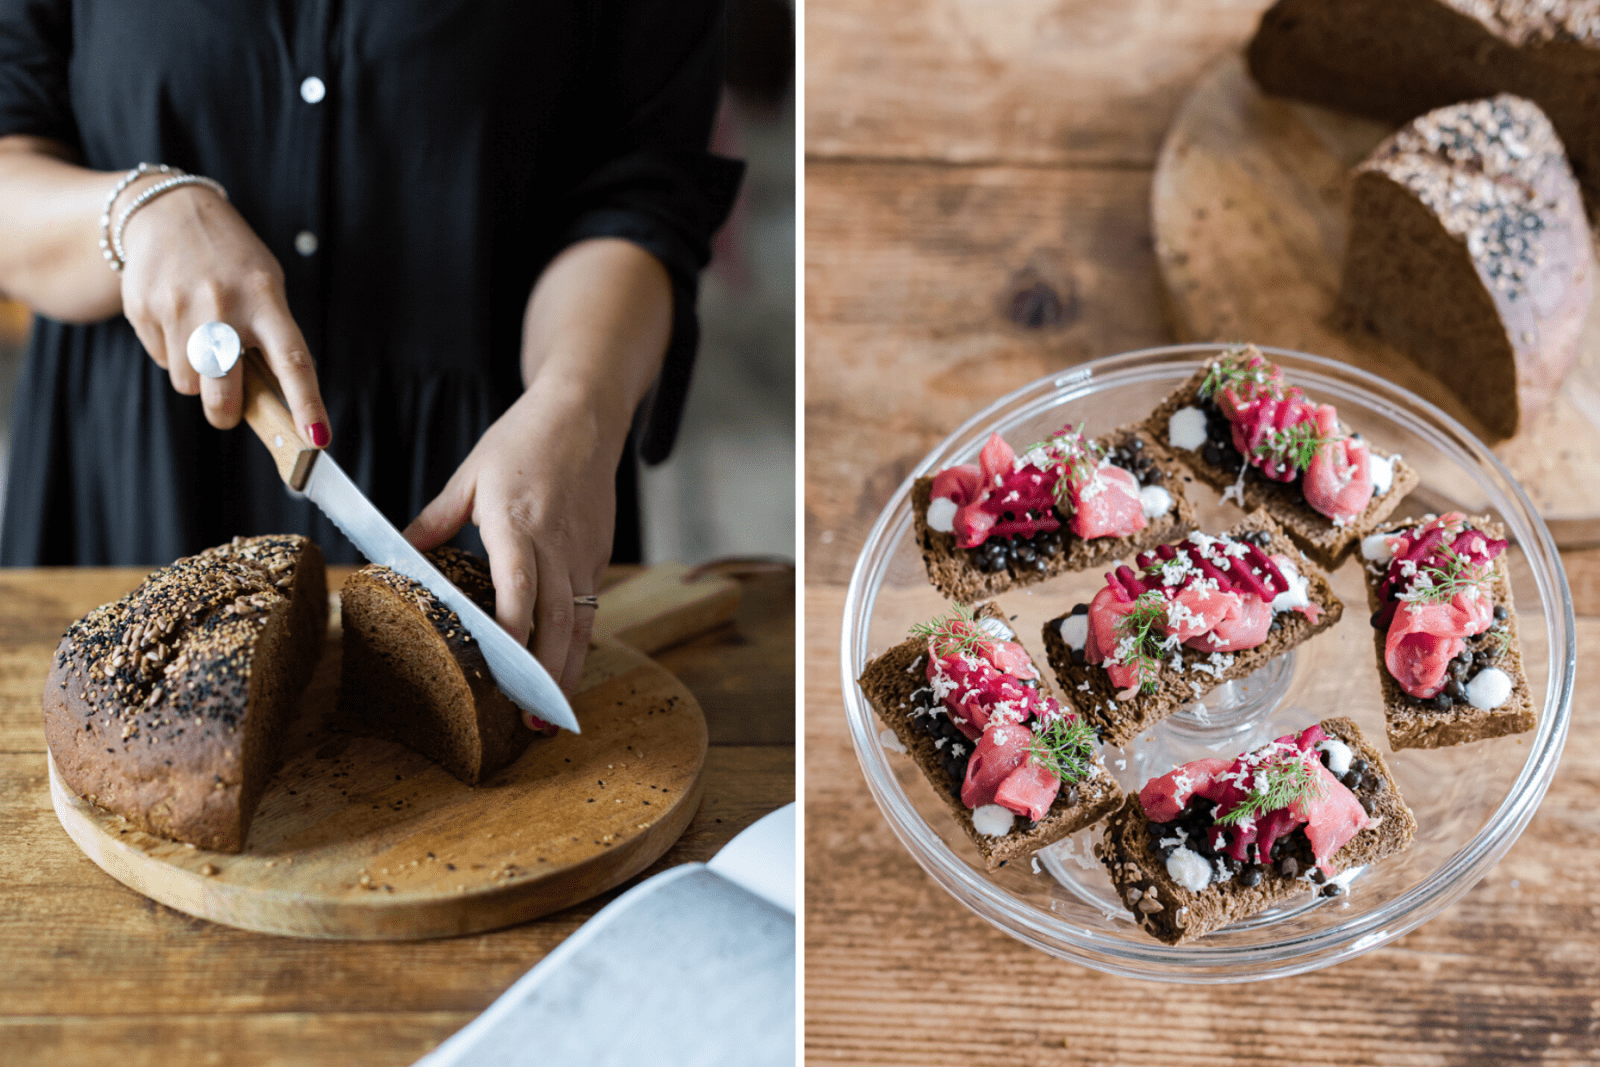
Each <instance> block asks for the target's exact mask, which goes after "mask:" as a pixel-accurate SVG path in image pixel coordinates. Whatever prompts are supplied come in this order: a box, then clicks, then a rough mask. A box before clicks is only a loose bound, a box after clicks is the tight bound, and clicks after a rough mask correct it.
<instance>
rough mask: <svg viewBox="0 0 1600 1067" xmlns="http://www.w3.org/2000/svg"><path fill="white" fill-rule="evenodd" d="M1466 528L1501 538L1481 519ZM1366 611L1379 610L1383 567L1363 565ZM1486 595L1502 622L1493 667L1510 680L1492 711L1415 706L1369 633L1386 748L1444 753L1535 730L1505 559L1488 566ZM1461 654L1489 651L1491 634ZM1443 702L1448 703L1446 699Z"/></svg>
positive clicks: (1382, 641) (1379, 635)
mask: <svg viewBox="0 0 1600 1067" xmlns="http://www.w3.org/2000/svg"><path fill="white" fill-rule="evenodd" d="M1467 521H1468V522H1470V523H1471V524H1472V526H1474V527H1475V528H1477V529H1479V530H1482V531H1483V532H1484V533H1486V534H1488V535H1489V536H1490V537H1492V538H1495V539H1499V538H1502V537H1504V536H1505V527H1503V526H1501V525H1500V524H1499V523H1497V522H1495V521H1494V520H1492V519H1490V518H1488V517H1487V516H1483V515H1473V516H1469V517H1468V520H1467ZM1416 524H1417V523H1416V522H1415V521H1414V520H1410V521H1405V522H1393V523H1388V524H1387V525H1385V526H1384V527H1383V529H1382V530H1380V531H1378V532H1380V533H1392V532H1395V531H1397V530H1401V529H1404V528H1405V527H1407V526H1414V525H1416ZM1365 570H1366V576H1367V607H1368V608H1369V609H1370V610H1371V611H1372V613H1373V614H1374V615H1376V614H1377V612H1378V610H1379V609H1380V608H1381V607H1383V603H1382V601H1381V600H1380V599H1379V592H1378V590H1379V589H1380V587H1381V586H1382V585H1383V578H1384V574H1385V573H1386V572H1387V570H1388V568H1387V567H1380V566H1378V565H1377V564H1376V563H1368V564H1367V565H1366V568H1365ZM1490 590H1491V592H1492V594H1493V596H1494V602H1495V605H1496V606H1497V607H1504V608H1505V609H1506V617H1505V619H1503V620H1498V621H1497V622H1496V623H1495V625H1496V626H1503V627H1504V628H1505V631H1506V633H1507V635H1508V639H1507V640H1506V646H1505V650H1504V651H1503V652H1502V653H1500V655H1499V658H1498V659H1496V660H1495V661H1494V663H1493V665H1494V666H1496V667H1498V668H1500V669H1501V670H1503V671H1505V672H1506V674H1508V675H1509V676H1510V677H1511V696H1510V697H1509V698H1508V699H1507V700H1506V702H1505V703H1504V704H1502V705H1500V706H1499V707H1498V708H1491V709H1488V710H1484V709H1480V708H1475V707H1473V706H1472V705H1471V704H1470V703H1468V702H1467V701H1465V700H1454V701H1451V702H1450V704H1449V706H1448V707H1443V708H1441V707H1437V706H1435V705H1434V704H1433V702H1432V701H1429V700H1418V699H1417V698H1416V697H1414V696H1412V695H1411V694H1410V693H1407V692H1406V691H1405V690H1404V689H1402V688H1401V687H1400V683H1399V682H1397V681H1395V680H1394V676H1393V675H1391V674H1390V673H1389V669H1388V667H1387V666H1385V665H1384V648H1385V645H1386V643H1387V641H1388V636H1389V634H1388V631H1387V630H1379V629H1374V630H1373V631H1372V640H1373V645H1374V646H1375V648H1376V649H1377V655H1378V681H1379V684H1380V685H1381V686H1382V687H1383V717H1384V722H1385V724H1386V726H1387V728H1388V733H1389V747H1390V748H1392V749H1396V750H1398V749H1402V748H1445V747H1447V746H1449V745H1463V744H1466V743H1467V742H1468V741H1482V740H1484V739H1485V738H1490V737H1504V736H1505V735H1507V734H1520V733H1523V732H1524V731H1527V730H1531V729H1533V728H1534V726H1536V725H1538V716H1537V715H1536V714H1535V713H1534V710H1533V694H1532V691H1531V690H1530V689H1529V688H1528V675H1527V671H1526V670H1524V669H1523V665H1522V645H1521V643H1520V642H1519V641H1518V639H1517V609H1516V606H1515V605H1514V604H1513V603H1512V600H1511V571H1510V568H1509V567H1508V566H1507V563H1506V553H1504V552H1502V553H1501V554H1500V557H1499V558H1498V559H1496V560H1495V561H1494V579H1493V581H1492V582H1491V583H1490ZM1466 642H1467V650H1468V651H1476V650H1477V649H1479V648H1486V647H1492V646H1493V645H1494V644H1496V643H1497V639H1496V638H1495V636H1494V634H1493V633H1492V632H1486V633H1484V634H1480V635H1478V636H1477V637H1474V638H1467V639H1466ZM1446 699H1447V700H1448V699H1449V698H1448V697H1446Z"/></svg>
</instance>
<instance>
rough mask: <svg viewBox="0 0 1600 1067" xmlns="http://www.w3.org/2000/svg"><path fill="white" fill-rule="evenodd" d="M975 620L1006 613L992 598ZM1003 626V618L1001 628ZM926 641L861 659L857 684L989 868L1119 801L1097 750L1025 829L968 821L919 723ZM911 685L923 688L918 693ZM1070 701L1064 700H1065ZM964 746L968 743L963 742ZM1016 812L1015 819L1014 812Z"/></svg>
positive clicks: (926, 697)
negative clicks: (1082, 774) (988, 830)
mask: <svg viewBox="0 0 1600 1067" xmlns="http://www.w3.org/2000/svg"><path fill="white" fill-rule="evenodd" d="M976 617H977V618H979V619H998V620H999V621H1001V622H1002V623H1004V622H1005V621H1006V620H1005V615H1004V614H1003V613H1001V611H1000V609H999V608H997V607H996V606H995V605H994V604H983V605H981V606H980V607H979V608H978V609H977V611H976ZM1009 628H1010V625H1009V624H1007V629H1009ZM927 659H928V645H927V642H926V641H923V640H921V639H919V638H915V637H913V638H909V639H907V640H905V641H902V642H900V644H898V645H895V646H894V647H893V648H891V649H889V651H887V652H885V653H884V654H883V655H881V656H878V657H877V658H876V659H874V660H872V662H870V663H868V664H867V668H866V670H864V671H862V673H861V678H860V685H861V690H862V692H863V693H865V694H866V697H867V700H868V701H869V702H870V703H871V704H872V710H873V711H875V712H877V715H878V718H879V719H880V720H882V721H883V724H884V725H885V726H887V727H888V728H889V729H890V730H892V731H894V736H895V738H896V739H898V740H899V742H900V744H901V745H902V746H904V748H905V750H906V752H907V753H908V754H909V755H910V756H911V759H912V760H913V761H914V762H915V763H916V765H917V766H918V767H919V768H920V769H921V770H922V773H923V775H924V776H926V777H927V779H928V784H929V785H931V786H933V791H934V792H935V793H937V794H938V795H939V798H940V799H941V800H943V801H944V804H945V807H947V808H949V809H950V814H951V815H952V816H954V817H955V820H956V822H957V823H959V824H960V825H961V829H963V830H965V831H966V833H967V836H968V837H970V838H971V839H972V843H973V844H974V845H976V846H977V848H978V853H979V855H981V856H982V857H983V862H984V865H985V866H986V867H987V868H988V869H989V870H991V871H992V870H995V869H996V868H999V867H1002V866H1004V865H1005V864H1006V863H1008V862H1010V861H1011V860H1014V859H1018V858H1020V857H1023V856H1029V855H1032V854H1033V853H1034V852H1035V851H1036V850H1038V849H1041V848H1043V847H1045V846H1046V845H1048V844H1051V843H1052V842H1055V841H1059V840H1060V839H1061V838H1063V837H1066V836H1067V835H1068V834H1071V833H1076V832H1077V831H1078V830H1081V829H1082V828H1083V827H1085V826H1088V825H1090V824H1091V823H1094V822H1098V821H1099V820H1100V819H1101V818H1103V817H1104V816H1105V815H1106V813H1107V812H1109V811H1111V810H1112V809H1113V808H1115V807H1116V806H1117V805H1118V804H1119V803H1121V801H1122V790H1121V789H1120V788H1119V787H1118V786H1117V783H1116V782H1115V781H1114V780H1113V779H1112V778H1111V775H1110V773H1109V772H1108V771H1107V770H1106V768H1105V764H1104V762H1103V761H1102V760H1101V758H1100V756H1099V755H1096V756H1095V759H1094V767H1093V770H1092V771H1091V773H1090V775H1089V777H1087V778H1085V779H1084V780H1083V781H1081V782H1078V783H1076V784H1073V785H1066V784H1063V785H1062V787H1061V793H1060V794H1059V795H1058V796H1057V797H1056V801H1055V803H1054V804H1053V805H1052V806H1051V808H1050V810H1049V811H1048V812H1046V813H1045V816H1044V818H1042V819H1040V820H1039V821H1038V822H1037V823H1034V824H1033V825H1032V826H1031V827H1030V826H1029V825H1028V824H1027V821H1026V820H1022V821H1021V822H1017V823H1014V824H1013V826H1012V828H1011V829H1010V830H1009V831H1008V832H1007V833H1005V834H1002V835H1000V836H998V837H994V836H990V835H988V834H984V833H981V832H980V831H979V830H978V828H977V827H976V826H974V825H973V823H972V812H971V810H969V809H968V808H967V806H966V805H965V804H963V803H961V782H960V781H957V780H954V779H952V778H951V777H950V775H949V774H947V773H946V772H945V768H944V761H943V759H942V758H941V754H940V746H939V743H938V739H936V738H935V737H934V736H933V735H931V734H929V733H928V732H927V731H925V730H923V729H922V728H921V727H920V726H919V725H918V720H919V719H921V718H922V717H923V716H925V715H926V714H927V711H926V709H927V707H928V702H929V701H931V700H932V699H933V697H932V694H931V691H930V690H929V688H928V679H927V675H926V673H925V672H926V670H927ZM1039 684H1040V686H1041V687H1042V688H1043V690H1044V692H1045V693H1046V694H1050V688H1049V681H1048V680H1047V679H1046V678H1044V676H1043V672H1042V671H1041V672H1040V678H1039ZM918 690H921V691H922V692H921V693H920V694H919V693H918ZM1064 703H1065V704H1066V706H1067V707H1069V708H1070V707H1071V703H1070V702H1064ZM968 744H971V742H968ZM1019 818H1020V817H1019Z"/></svg>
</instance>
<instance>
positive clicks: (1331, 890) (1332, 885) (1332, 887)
mask: <svg viewBox="0 0 1600 1067" xmlns="http://www.w3.org/2000/svg"><path fill="white" fill-rule="evenodd" d="M1342 893H1344V886H1342V885H1340V884H1339V883H1338V882H1329V883H1328V884H1327V885H1325V886H1323V887H1322V895H1323V896H1325V897H1328V898H1330V899H1331V898H1333V897H1336V896H1339V895H1341V894H1342Z"/></svg>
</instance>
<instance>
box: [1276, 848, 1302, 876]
mask: <svg viewBox="0 0 1600 1067" xmlns="http://www.w3.org/2000/svg"><path fill="white" fill-rule="evenodd" d="M1272 851H1274V852H1276V851H1278V850H1277V847H1276V846H1274V847H1273V850H1272ZM1278 873H1279V874H1281V875H1283V876H1284V877H1285V878H1295V877H1298V876H1299V874H1300V864H1298V863H1296V862H1295V859H1294V857H1293V856H1285V857H1284V860H1283V862H1282V863H1280V864H1278Z"/></svg>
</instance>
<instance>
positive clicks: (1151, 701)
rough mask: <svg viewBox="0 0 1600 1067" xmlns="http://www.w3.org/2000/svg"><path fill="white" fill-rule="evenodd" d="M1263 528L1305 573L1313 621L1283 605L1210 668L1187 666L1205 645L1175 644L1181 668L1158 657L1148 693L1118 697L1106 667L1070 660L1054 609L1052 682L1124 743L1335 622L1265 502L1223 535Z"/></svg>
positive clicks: (1310, 571)
mask: <svg viewBox="0 0 1600 1067" xmlns="http://www.w3.org/2000/svg"><path fill="white" fill-rule="evenodd" d="M1255 531H1264V532H1266V533H1268V534H1269V535H1270V536H1271V541H1270V542H1269V544H1268V546H1267V547H1266V548H1264V549H1262V551H1263V552H1265V553H1266V554H1267V555H1269V556H1272V555H1278V554H1282V555H1285V556H1288V557H1289V558H1290V559H1292V560H1294V561H1295V563H1296V566H1297V568H1298V569H1299V571H1300V573H1301V574H1302V575H1303V576H1304V577H1305V578H1306V579H1307V581H1308V582H1309V586H1308V589H1307V597H1308V599H1309V600H1310V601H1311V602H1312V603H1313V604H1316V605H1317V606H1318V607H1320V608H1321V609H1322V617H1321V618H1320V619H1318V620H1317V621H1316V622H1312V621H1311V620H1310V619H1308V618H1306V617H1305V616H1304V615H1302V614H1300V613H1299V612H1297V611H1286V612H1283V613H1282V614H1280V615H1279V616H1277V618H1278V620H1280V621H1279V623H1278V625H1277V626H1276V627H1275V628H1274V629H1273V630H1272V631H1271V632H1270V633H1269V634H1268V635H1267V639H1266V641H1264V642H1262V643H1261V644H1260V645H1257V646H1256V647H1255V648H1247V649H1243V650H1241V651H1239V652H1232V653H1227V655H1230V656H1232V657H1233V662H1232V663H1231V664H1229V665H1227V666H1225V667H1218V668H1217V669H1216V670H1215V672H1212V670H1211V668H1210V667H1209V666H1208V667H1207V668H1206V670H1196V669H1194V665H1195V664H1209V663H1210V660H1211V655H1212V654H1211V653H1206V652H1202V651H1201V650H1199V649H1194V648H1187V647H1184V648H1182V649H1181V654H1182V656H1183V662H1184V667H1185V670H1184V671H1182V672H1179V671H1174V670H1173V669H1172V668H1171V666H1170V665H1168V664H1166V663H1163V665H1162V667H1161V670H1160V672H1159V673H1158V675H1157V679H1156V689H1155V691H1154V692H1152V693H1140V694H1139V695H1137V696H1135V697H1132V698H1131V699H1128V700H1118V699H1117V687H1116V685H1114V684H1113V683H1112V681H1111V676H1110V675H1109V674H1108V673H1106V669H1105V667H1103V666H1101V665H1099V664H1092V663H1074V662H1073V661H1072V650H1071V649H1070V648H1068V647H1067V643H1066V641H1064V640H1063V639H1062V637H1061V623H1062V621H1063V620H1065V619H1066V618H1067V617H1068V616H1067V615H1058V616H1056V617H1055V618H1053V619H1051V620H1050V621H1049V622H1047V623H1045V625H1044V633H1043V638H1044V648H1045V655H1046V657H1047V658H1048V659H1049V662H1050V669H1051V670H1052V671H1053V672H1054V673H1055V678H1056V683H1057V684H1058V685H1059V686H1060V687H1061V689H1062V691H1063V692H1065V693H1067V694H1069V695H1070V696H1071V697H1072V699H1073V702H1074V703H1075V704H1076V705H1077V707H1078V710H1079V712H1080V713H1081V714H1082V715H1083V716H1084V718H1085V719H1086V720H1088V721H1089V722H1090V723H1093V724H1094V725H1095V727H1096V728H1097V729H1098V730H1099V731H1100V733H1101V736H1102V737H1104V738H1105V740H1106V741H1108V742H1110V743H1111V744H1114V745H1119V746H1120V745H1126V744H1128V743H1129V742H1130V741H1132V740H1133V739H1134V738H1136V737H1138V736H1139V735H1140V734H1141V733H1143V732H1144V731H1146V730H1148V729H1150V727H1152V726H1154V725H1156V724H1157V723H1159V722H1161V721H1162V720H1163V719H1166V718H1168V717H1169V716H1171V715H1172V714H1173V713H1174V712H1176V711H1177V710H1178V709H1179V708H1181V707H1183V706H1184V705H1185V704H1189V703H1192V702H1193V701H1196V700H1203V699H1205V695H1206V694H1207V693H1209V692H1210V691H1211V690H1213V689H1215V688H1216V687H1217V686H1219V685H1221V684H1222V683H1224V682H1228V681H1232V680H1234V679H1236V678H1247V677H1249V676H1250V675H1251V674H1254V673H1255V672H1256V671H1258V670H1260V669H1261V668H1262V667H1264V666H1266V665H1267V663H1268V662H1269V661H1271V660H1272V659H1273V658H1275V657H1277V656H1280V655H1282V654H1283V653H1285V652H1287V651H1289V650H1290V649H1291V648H1294V647H1295V646H1297V645H1299V644H1301V643H1303V642H1305V641H1307V640H1309V639H1311V638H1312V637H1314V636H1316V635H1317V634H1319V633H1321V632H1322V631H1324V630H1326V629H1328V628H1330V627H1331V626H1333V625H1334V623H1336V622H1338V621H1339V619H1340V617H1341V616H1342V615H1343V614H1344V604H1343V602H1341V601H1340V600H1339V598H1338V597H1336V596H1334V594H1333V587H1332V586H1331V585H1329V584H1328V579H1327V577H1326V576H1325V575H1323V574H1322V573H1321V572H1319V571H1318V570H1317V569H1316V568H1315V567H1313V566H1312V565H1311V562H1310V561H1309V560H1308V559H1306V556H1305V554H1304V553H1302V552H1301V551H1300V550H1299V549H1298V548H1296V547H1295V545H1294V543H1293V542H1292V541H1291V540H1290V539H1289V538H1288V537H1287V536H1286V535H1285V534H1284V532H1283V531H1282V530H1281V529H1280V528H1279V527H1278V525H1277V524H1276V523H1275V522H1273V520H1272V518H1271V517H1270V516H1269V515H1268V514H1267V512H1266V511H1265V510H1258V511H1255V512H1252V513H1251V514H1250V515H1247V516H1245V518H1244V521H1242V522H1240V523H1239V524H1238V525H1236V526H1234V527H1233V528H1232V529H1231V530H1229V531H1228V535H1229V536H1230V537H1240V536H1242V535H1243V534H1246V533H1252V532H1255Z"/></svg>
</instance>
